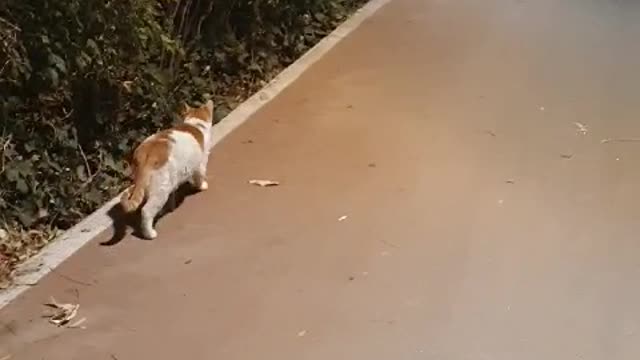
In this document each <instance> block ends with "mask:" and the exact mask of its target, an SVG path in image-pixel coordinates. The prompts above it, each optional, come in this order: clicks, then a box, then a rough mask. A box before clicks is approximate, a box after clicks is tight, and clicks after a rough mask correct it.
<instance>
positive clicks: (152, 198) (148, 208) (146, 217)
mask: <svg viewBox="0 0 640 360" xmlns="http://www.w3.org/2000/svg"><path fill="white" fill-rule="evenodd" d="M169 195H170V192H169V191H155V192H153V193H150V194H149V197H148V199H147V202H146V204H144V206H143V207H142V211H141V213H142V221H141V224H140V225H141V230H142V236H144V237H145V238H147V239H155V238H156V237H157V236H158V233H157V231H156V230H155V229H154V228H153V220H154V219H155V218H156V216H157V215H158V213H159V212H160V210H162V208H163V207H164V204H165V203H166V202H167V199H169Z"/></svg>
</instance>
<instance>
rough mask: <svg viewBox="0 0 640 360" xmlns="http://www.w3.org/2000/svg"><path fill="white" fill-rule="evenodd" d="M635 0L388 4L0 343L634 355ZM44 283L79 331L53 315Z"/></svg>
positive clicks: (638, 278)
mask: <svg viewBox="0 0 640 360" xmlns="http://www.w3.org/2000/svg"><path fill="white" fill-rule="evenodd" d="M638 19H640V2H634V1H630V0H627V1H624V0H609V1H601V0H562V1H558V0H535V1H534V0H484V1H478V0H459V1H450V0H449V1H446V0H420V1H418V0H393V1H392V2H391V3H390V4H389V5H387V6H386V7H384V8H383V9H381V10H380V11H379V12H378V13H377V14H376V15H374V16H373V17H372V18H370V19H369V20H368V21H366V22H365V23H364V24H363V25H362V26H361V27H359V28H358V29H357V30H356V31H355V32H354V33H352V35H350V36H349V37H347V38H346V39H345V40H344V41H343V42H341V43H340V44H339V45H338V46H337V47H336V48H334V49H333V50H332V51H331V52H330V53H329V54H328V55H327V56H325V57H324V58H323V59H322V60H321V61H320V62H319V63H317V64H316V65H314V66H313V67H312V68H311V69H310V70H309V71H307V72H306V73H305V74H304V75H303V76H302V77H301V78H300V79H299V80H298V81H297V82H295V83H294V84H293V85H292V86H291V87H290V88H288V89H287V90H286V91H285V92H284V93H282V94H281V95H280V96H279V97H277V98H276V99H275V100H274V101H272V102H271V103H269V104H268V105H267V106H266V107H265V108H263V109H262V110H261V111H260V112H259V113H257V114H256V115H255V116H254V117H253V118H252V119H251V120H250V121H249V122H248V123H246V124H245V125H243V126H242V127H241V128H240V129H239V130H237V131H235V132H234V133H233V134H232V135H231V136H229V137H227V138H226V139H225V140H224V142H223V143H222V144H221V145H220V146H219V147H218V148H216V151H215V153H214V154H213V157H212V161H211V168H210V171H211V174H212V179H211V182H210V185H211V188H210V190H209V191H208V192H206V193H203V194H198V195H195V196H191V197H188V198H187V199H186V200H185V201H184V203H183V204H182V205H181V206H180V207H179V208H178V209H177V210H176V211H174V212H173V213H171V214H169V215H168V216H166V217H165V218H163V219H162V220H161V221H160V223H159V233H160V236H159V237H158V239H157V240H155V241H143V240H138V239H136V238H135V237H130V236H128V237H126V238H124V239H123V240H122V241H121V242H120V243H118V244H117V245H114V246H110V247H105V246H100V245H99V242H100V241H103V240H105V239H107V238H108V237H109V236H110V234H109V233H107V234H104V235H103V236H102V237H101V238H100V239H96V241H95V242H94V243H91V244H89V245H87V246H86V247H84V248H83V249H82V250H81V251H79V252H78V253H77V254H76V255H75V256H73V257H72V258H71V259H69V260H68V261H67V262H65V263H64V264H63V266H61V267H59V268H58V269H57V270H56V271H55V272H53V273H51V274H50V275H49V276H47V278H46V279H45V280H44V281H42V282H41V283H40V284H39V285H38V286H35V287H34V288H33V289H32V290H30V291H28V292H27V293H25V294H24V295H23V296H21V297H20V298H18V299H17V300H16V301H15V302H13V303H12V304H11V305H10V306H8V307H6V308H4V309H3V310H1V311H0V325H1V326H0V356H2V355H3V354H2V353H7V354H12V355H13V358H12V359H16V360H18V359H19V360H21V359H46V360H86V359H91V360H103V359H105V360H109V359H111V360H113V359H119V360H129V359H157V360H164V359H172V360H173V359H225V360H246V359H261V360H269V359H273V360H282V359H305V360H326V359H366V360H389V359H416V360H418V359H420V360H422V359H428V360H432V359H433V360H436V359H446V360H458V359H460V360H463V359H473V360H485V359H486V360H514V359H517V360H528V359H530V360H540V359H545V360H568V359H575V360H602V359H607V360H617V359H629V360H631V359H633V360H635V359H638V358H639V357H640V305H639V304H640V285H639V284H640V238H639V237H638V232H639V230H640V221H639V220H640V211H639V210H640V190H639V185H638V184H640V143H635V142H620V141H616V140H615V139H620V138H634V137H639V138H640V120H639V119H640V102H639V101H638V93H639V91H638V87H639V85H640V66H639V65H640V43H639V42H638V39H640V21H638ZM603 139H614V140H613V141H609V142H604V143H602V140H603ZM250 179H273V180H278V181H280V182H281V185H280V186H279V187H272V188H259V187H255V186H251V185H249V184H247V181H248V180H250ZM345 216H346V218H344V217H345ZM340 218H343V220H342V221H339V219H340ZM52 295H53V296H55V297H56V298H57V299H59V300H60V301H68V302H78V303H79V304H80V305H81V308H80V313H81V314H80V315H79V317H86V318H87V321H86V322H85V323H84V325H85V326H86V329H84V330H82V329H56V328H54V327H52V326H50V325H49V324H48V323H47V322H46V321H45V320H44V319H42V318H41V317H40V316H41V314H42V310H43V309H42V305H41V304H42V303H43V302H45V301H47V300H48V299H49V297H50V296H52Z"/></svg>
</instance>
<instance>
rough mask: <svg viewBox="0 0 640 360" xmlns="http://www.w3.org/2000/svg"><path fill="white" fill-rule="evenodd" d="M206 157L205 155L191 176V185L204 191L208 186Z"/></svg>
mask: <svg viewBox="0 0 640 360" xmlns="http://www.w3.org/2000/svg"><path fill="white" fill-rule="evenodd" d="M207 159H208V158H207V157H205V159H204V160H203V161H202V162H201V163H200V166H199V167H198V169H196V171H195V172H194V173H193V176H192V178H191V183H192V184H193V186H195V188H196V189H198V190H200V191H205V190H207V189H208V188H209V183H208V182H207Z"/></svg>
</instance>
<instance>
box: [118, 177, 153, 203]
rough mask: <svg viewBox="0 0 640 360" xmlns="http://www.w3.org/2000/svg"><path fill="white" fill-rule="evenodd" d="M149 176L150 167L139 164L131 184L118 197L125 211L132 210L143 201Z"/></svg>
mask: <svg viewBox="0 0 640 360" xmlns="http://www.w3.org/2000/svg"><path fill="white" fill-rule="evenodd" d="M150 177H151V169H150V168H149V167H147V166H141V167H139V168H138V169H137V170H136V172H135V176H134V180H133V186H131V187H130V188H128V189H127V190H125V191H124V193H123V194H122V197H121V198H120V205H121V206H122V208H123V209H124V211H125V212H132V211H134V210H136V209H138V207H140V205H141V204H142V202H143V201H144V198H145V195H146V192H147V186H148V185H149V178H150Z"/></svg>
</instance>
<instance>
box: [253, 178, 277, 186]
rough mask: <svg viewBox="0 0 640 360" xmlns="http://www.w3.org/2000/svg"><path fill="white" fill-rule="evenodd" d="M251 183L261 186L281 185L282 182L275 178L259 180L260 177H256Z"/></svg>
mask: <svg viewBox="0 0 640 360" xmlns="http://www.w3.org/2000/svg"><path fill="white" fill-rule="evenodd" d="M249 184H251V185H256V186H260V187H271V186H278V185H280V182H278V181H275V180H258V179H254V180H249Z"/></svg>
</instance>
